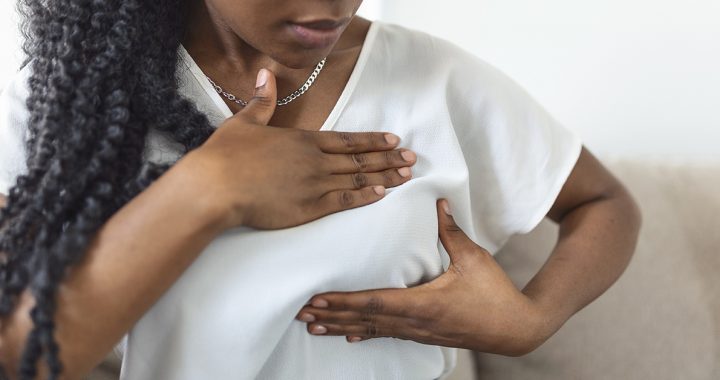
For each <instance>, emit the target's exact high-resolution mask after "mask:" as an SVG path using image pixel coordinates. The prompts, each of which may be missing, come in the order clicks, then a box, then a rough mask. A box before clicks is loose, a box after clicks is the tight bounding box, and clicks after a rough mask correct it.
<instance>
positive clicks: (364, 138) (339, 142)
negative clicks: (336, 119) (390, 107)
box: [312, 131, 400, 153]
mask: <svg viewBox="0 0 720 380" xmlns="http://www.w3.org/2000/svg"><path fill="white" fill-rule="evenodd" d="M312 133H313V134H315V137H316V141H317V144H318V146H319V147H320V149H321V150H322V151H323V152H325V153H363V152H373V151H380V150H390V149H393V148H395V147H396V146H397V144H398V143H399V142H400V138H399V137H397V136H396V135H394V134H392V133H385V132H336V131H312Z"/></svg>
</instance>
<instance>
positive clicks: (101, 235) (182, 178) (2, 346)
mask: <svg viewBox="0 0 720 380" xmlns="http://www.w3.org/2000/svg"><path fill="white" fill-rule="evenodd" d="M174 169H175V168H173V169H171V170H169V171H168V172H167V173H165V175H163V176H162V177H161V178H160V179H158V180H157V181H156V182H155V183H153V184H152V185H151V186H150V187H148V188H147V189H146V190H145V191H144V192H142V193H141V194H139V195H138V196H137V197H136V198H134V199H133V200H132V201H130V202H129V203H127V204H126V205H125V206H124V207H123V208H122V209H120V210H119V211H118V212H117V213H116V214H115V215H113V216H112V217H111V218H110V219H109V220H108V221H107V223H106V224H105V225H104V226H103V227H102V228H101V229H100V230H99V232H98V233H97V235H96V236H95V238H94V239H93V241H92V243H91V244H90V246H89V247H88V249H87V252H86V254H85V256H84V259H83V260H82V262H80V263H78V265H76V266H74V267H72V269H71V270H70V272H69V273H68V276H67V278H66V280H65V281H64V282H63V283H62V285H61V286H60V287H59V289H58V310H57V312H56V315H55V321H56V330H55V337H56V339H57V341H58V343H59V345H60V359H61V360H62V363H63V365H64V371H63V375H64V376H63V378H65V379H75V378H79V377H80V376H82V375H84V374H85V373H87V372H89V371H90V370H91V369H92V368H93V367H94V366H95V365H97V363H99V362H100V361H101V360H102V359H103V358H104V357H105V355H106V354H107V353H108V352H109V351H111V350H112V347H113V346H114V345H115V344H116V343H117V342H118V341H119V339H120V338H121V337H122V336H123V334H125V332H127V331H128V330H129V329H130V328H131V327H132V326H133V325H134V324H135V322H136V321H137V320H139V319H140V318H141V316H142V315H143V314H144V313H145V312H146V311H147V310H148V309H149V308H150V307H151V306H152V305H153V304H154V303H155V302H156V301H157V299H158V298H160V296H161V295H162V294H163V293H164V292H165V291H166V290H167V289H168V288H170V286H171V285H172V284H173V283H174V282H175V281H176V280H177V279H178V278H179V277H180V275H181V274H182V273H183V271H185V269H186V268H188V267H189V266H190V264H191V263H192V262H193V261H194V260H195V259H196V258H197V256H198V255H199V254H200V252H202V250H203V249H204V247H205V246H207V245H208V244H209V243H210V242H211V241H212V239H213V238H214V237H216V236H217V235H218V234H219V233H220V232H221V231H222V229H223V226H222V221H221V220H220V219H219V213H218V212H216V211H215V209H214V207H212V206H211V204H210V203H211V201H203V200H204V199H207V197H205V196H204V194H202V189H201V188H200V186H195V185H191V184H192V183H194V181H193V180H192V179H191V178H189V177H188V176H189V175H190V173H191V172H192V171H181V170H174ZM33 302H34V301H33V299H32V296H30V295H29V293H28V292H27V291H26V292H25V293H23V295H22V297H21V298H20V302H19V304H18V305H17V307H16V309H15V311H14V313H13V314H12V315H9V316H7V317H5V318H4V319H2V320H1V321H0V323H1V324H0V358H1V359H0V361H2V363H1V364H2V365H3V366H4V367H5V369H6V371H7V372H8V374H9V375H13V374H14V373H15V371H16V368H17V365H18V361H19V358H20V355H21V352H22V348H23V346H24V343H25V339H26V337H27V334H28V332H29V331H30V329H31V327H32V323H31V320H30V317H29V315H28V312H29V310H30V309H31V307H32V305H33ZM39 371H40V373H45V365H42V366H41V367H39ZM41 378H44V376H41Z"/></svg>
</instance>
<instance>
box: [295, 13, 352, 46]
mask: <svg viewBox="0 0 720 380" xmlns="http://www.w3.org/2000/svg"><path fill="white" fill-rule="evenodd" d="M349 21H350V19H341V20H330V19H327V20H314V21H309V22H289V23H288V29H289V30H290V32H291V34H292V35H293V37H294V38H295V39H296V40H297V41H298V42H300V44H301V45H302V46H303V47H305V48H307V49H325V48H327V47H329V46H332V45H333V44H335V43H336V42H337V41H338V40H339V39H340V35H341V34H342V32H343V30H344V27H345V26H346V25H347V24H348V22H349Z"/></svg>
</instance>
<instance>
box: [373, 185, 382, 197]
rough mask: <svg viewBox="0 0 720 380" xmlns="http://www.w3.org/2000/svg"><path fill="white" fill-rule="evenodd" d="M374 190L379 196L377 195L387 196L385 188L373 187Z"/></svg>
mask: <svg viewBox="0 0 720 380" xmlns="http://www.w3.org/2000/svg"><path fill="white" fill-rule="evenodd" d="M373 190H374V191H375V194H377V195H384V194H385V188H384V187H383V186H373Z"/></svg>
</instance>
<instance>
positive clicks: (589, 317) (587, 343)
mask: <svg viewBox="0 0 720 380" xmlns="http://www.w3.org/2000/svg"><path fill="white" fill-rule="evenodd" d="M608 166H609V167H610V169H611V170H612V171H613V172H614V173H615V174H616V175H617V176H618V177H619V178H620V179H621V180H622V181H623V182H624V183H625V184H626V185H627V186H628V188H629V189H630V190H631V192H632V193H633V194H634V195H635V197H636V198H637V200H638V202H639V203H640V207H641V208H642V210H643V217H644V221H643V229H642V232H641V236H640V241H639V244H638V249H637V251H636V253H635V256H634V257H633V259H632V261H631V263H630V265H629V266H628V268H627V270H626V271H625V273H624V274H623V276H622V277H621V278H620V279H619V280H618V281H617V282H616V283H615V284H614V285H613V286H612V287H611V288H610V289H609V290H608V291H607V292H606V293H605V294H603V295H602V296H600V297H599V298H598V299H597V300H596V301H595V302H593V303H592V304H590V305H589V306H587V307H586V308H585V309H583V310H581V311H580V312H578V313H577V314H576V315H574V316H573V317H572V318H571V319H570V320H569V321H568V322H567V323H566V324H565V325H564V326H563V327H562V328H561V329H560V331H558V332H557V333H556V334H555V335H554V336H553V337H551V338H550V339H549V340H548V341H547V342H546V343H545V344H543V345H542V346H541V347H540V348H538V349H537V350H535V351H534V352H532V353H530V354H528V355H525V356H523V357H519V358H512V357H503V356H499V355H491V354H484V353H471V352H468V351H461V353H460V357H459V360H458V367H457V369H456V371H455V372H454V373H453V375H452V379H453V380H472V379H479V380H496V379H497V380H500V379H502V380H514V379H517V380H526V379H527V380H550V379H552V380H565V379H582V380H604V379H608V380H611V379H612V380H635V379H638V380H640V379H642V380H644V379H653V380H695V379H697V380H717V379H720V165H717V166H708V167H689V166H668V165H656V164H643V163H637V162H613V163H609V164H608ZM556 232H557V227H556V226H554V225H553V224H552V223H551V222H547V221H546V222H543V223H542V224H541V225H540V226H538V228H537V229H536V230H535V231H533V232H532V233H530V234H528V235H524V236H517V237H515V238H513V239H512V240H511V241H510V242H509V243H508V245H507V246H506V247H505V248H504V249H503V250H502V251H501V252H498V253H497V255H496V258H497V260H498V261H499V263H500V264H501V265H502V266H503V268H505V269H506V271H507V272H508V274H509V275H510V277H511V278H512V279H513V280H514V281H515V283H516V285H517V286H518V287H520V288H521V287H523V286H524V285H525V284H526V283H527V282H528V281H529V280H530V278H531V277H532V275H533V274H535V273H536V272H537V270H538V269H539V268H540V266H541V265H542V263H543V262H544V261H545V259H546V258H547V255H548V254H549V252H550V251H551V249H552V246H553V244H554V241H555V236H556ZM578 254H582V252H578ZM117 369H118V363H117V361H116V360H114V359H112V358H111V359H109V360H108V361H107V362H106V363H104V364H103V366H101V368H98V370H96V372H95V373H94V374H93V376H92V377H90V378H91V379H93V380H100V379H117Z"/></svg>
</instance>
